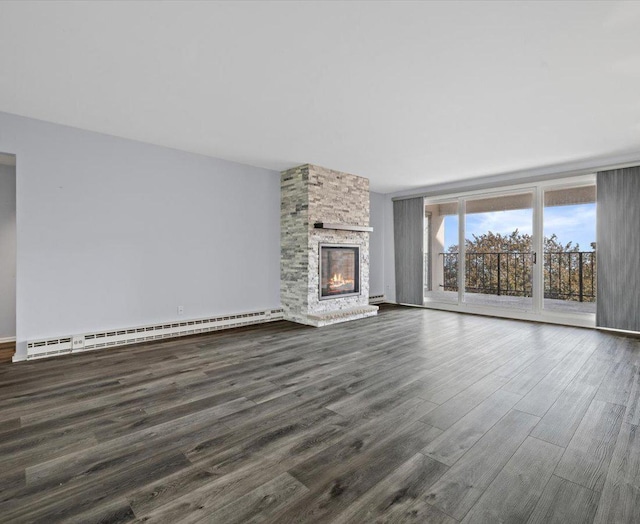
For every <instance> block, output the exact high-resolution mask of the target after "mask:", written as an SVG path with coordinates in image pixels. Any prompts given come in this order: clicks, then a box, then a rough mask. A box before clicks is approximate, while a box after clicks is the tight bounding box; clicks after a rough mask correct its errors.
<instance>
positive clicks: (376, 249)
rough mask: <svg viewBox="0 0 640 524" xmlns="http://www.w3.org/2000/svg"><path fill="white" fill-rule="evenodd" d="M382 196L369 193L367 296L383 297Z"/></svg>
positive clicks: (383, 226)
mask: <svg viewBox="0 0 640 524" xmlns="http://www.w3.org/2000/svg"><path fill="white" fill-rule="evenodd" d="M384 211H385V209H384V195H382V194H380V193H373V192H371V193H369V225H370V226H371V227H373V232H372V233H371V234H370V236H369V264H370V266H369V296H374V295H384V248H385V246H384V228H385V216H384Z"/></svg>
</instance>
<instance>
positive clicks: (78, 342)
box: [71, 335, 84, 351]
mask: <svg viewBox="0 0 640 524" xmlns="http://www.w3.org/2000/svg"><path fill="white" fill-rule="evenodd" d="M82 348H84V335H76V336H73V337H71V350H72V351H73V350H74V349H82Z"/></svg>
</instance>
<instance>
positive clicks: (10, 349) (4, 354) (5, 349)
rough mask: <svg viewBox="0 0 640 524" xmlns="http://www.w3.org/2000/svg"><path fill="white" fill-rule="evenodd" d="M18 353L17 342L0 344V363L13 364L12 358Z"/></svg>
mask: <svg viewBox="0 0 640 524" xmlns="http://www.w3.org/2000/svg"><path fill="white" fill-rule="evenodd" d="M15 352H16V343H15V342H0V363H2V362H11V358H12V357H13V355H14V354H15Z"/></svg>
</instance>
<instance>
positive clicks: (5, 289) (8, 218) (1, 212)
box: [0, 153, 16, 362]
mask: <svg viewBox="0 0 640 524" xmlns="http://www.w3.org/2000/svg"><path fill="white" fill-rule="evenodd" d="M15 348H16V157H15V155H10V154H6V153H0V362H10V361H11V358H12V357H13V355H14V353H15Z"/></svg>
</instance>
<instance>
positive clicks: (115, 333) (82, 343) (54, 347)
mask: <svg viewBox="0 0 640 524" xmlns="http://www.w3.org/2000/svg"><path fill="white" fill-rule="evenodd" d="M282 318H283V315H282V309H267V310H264V311H254V312H250V313H236V314H230V315H221V316H218V317H214V318H203V319H193V320H182V321H179V322H163V323H161V324H155V325H147V326H138V327H129V328H122V329H109V330H106V331H98V332H93V333H84V334H76V335H70V336H66V337H54V338H50V339H39V340H29V341H27V343H26V346H27V354H26V356H25V357H21V358H14V362H18V361H20V360H32V359H37V358H46V357H54V356H59V355H68V354H71V353H80V352H84V351H91V350H94V349H102V348H109V347H116V346H124V345H129V344H138V343H140V342H148V341H151V340H161V339H168V338H174V337H181V336H186V335H196V334H201V333H209V332H212V331H218V330H222V329H230V328H235V327H240V326H248V325H253V324H263V323H265V322H273V321H276V320H282Z"/></svg>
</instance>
